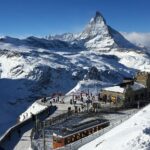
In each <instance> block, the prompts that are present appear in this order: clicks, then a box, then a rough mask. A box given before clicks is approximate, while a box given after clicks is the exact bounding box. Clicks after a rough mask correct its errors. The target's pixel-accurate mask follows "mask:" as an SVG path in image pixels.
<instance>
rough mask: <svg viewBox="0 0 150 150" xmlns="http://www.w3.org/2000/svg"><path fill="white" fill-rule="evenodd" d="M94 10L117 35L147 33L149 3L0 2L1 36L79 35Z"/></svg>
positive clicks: (87, 0)
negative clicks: (121, 33)
mask: <svg viewBox="0 0 150 150" xmlns="http://www.w3.org/2000/svg"><path fill="white" fill-rule="evenodd" d="M97 10H99V11H100V12H101V13H102V14H103V16H104V17H105V19H106V21H107V24H109V25H110V26H112V27H113V28H115V29H116V30H118V31H124V32H150V28H149V27H150V0H0V35H9V36H28V35H35V36H44V35H47V34H54V33H63V32H79V31H82V29H83V28H84V26H85V25H86V24H87V23H88V22H89V20H90V18H91V17H93V16H94V14H95V12H96V11H97Z"/></svg>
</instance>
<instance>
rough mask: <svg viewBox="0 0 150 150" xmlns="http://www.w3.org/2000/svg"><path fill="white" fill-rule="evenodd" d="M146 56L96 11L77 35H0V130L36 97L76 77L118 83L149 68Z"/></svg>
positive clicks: (68, 87) (63, 89)
mask: <svg viewBox="0 0 150 150" xmlns="http://www.w3.org/2000/svg"><path fill="white" fill-rule="evenodd" d="M149 58H150V57H149V55H148V54H146V53H144V52H143V51H142V50H141V49H138V48H137V47H136V46H134V45H133V44H131V43H130V42H128V41H127V40H125V38H124V37H123V36H121V35H120V34H119V33H118V32H117V31H115V30H114V29H112V28H111V27H109V26H107V24H106V21H105V19H104V18H103V16H102V15H101V14H100V13H98V12H97V13H96V15H95V17H94V18H92V19H91V21H90V23H89V24H88V25H87V26H86V28H85V29H84V30H83V32H81V33H79V34H64V35H59V36H57V37H56V36H55V37H51V38H49V39H45V38H38V37H28V38H26V39H17V38H12V37H3V38H1V39H0V89H1V90H0V103H1V109H0V127H1V128H0V133H2V131H4V130H6V128H7V127H8V126H10V125H12V124H14V123H15V121H16V118H17V117H18V116H19V114H20V113H22V112H24V110H25V109H26V108H27V107H28V106H29V105H31V103H33V101H35V100H36V99H37V98H39V97H42V96H49V95H51V94H52V93H56V92H63V93H67V92H68V91H70V90H71V89H72V88H74V87H75V86H76V85H77V84H78V82H79V81H81V80H87V82H88V79H89V80H99V81H102V82H103V83H109V84H110V83H118V82H120V81H121V80H122V79H123V77H130V76H133V75H134V73H135V72H136V71H137V70H145V71H150V59H149ZM90 83H91V81H90ZM99 83H101V82H99ZM82 86H83V85H82ZM88 86H90V85H88Z"/></svg>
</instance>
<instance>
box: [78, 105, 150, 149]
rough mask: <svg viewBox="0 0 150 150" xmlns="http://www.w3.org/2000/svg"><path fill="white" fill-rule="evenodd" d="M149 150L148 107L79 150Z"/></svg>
mask: <svg viewBox="0 0 150 150" xmlns="http://www.w3.org/2000/svg"><path fill="white" fill-rule="evenodd" d="M85 149H86V150H100V149H102V150H110V149H111V150H149V149H150V105H148V106H147V107H145V108H144V109H142V110H141V111H140V112H138V113H137V114H135V115H134V116H133V117H131V118H130V119H129V120H127V121H125V122H123V123H122V124H120V125H118V126H117V127H115V128H113V129H112V130H111V131H109V132H107V133H106V134H104V135H102V136H101V137H99V138H97V139H96V140H94V141H91V142H90V143H88V144H86V145H84V146H82V147H81V148H79V150H85Z"/></svg>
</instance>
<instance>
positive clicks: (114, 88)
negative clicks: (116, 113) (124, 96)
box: [103, 86, 125, 93]
mask: <svg viewBox="0 0 150 150" xmlns="http://www.w3.org/2000/svg"><path fill="white" fill-rule="evenodd" d="M103 90H105V91H111V92H119V93H123V92H124V90H125V89H124V88H122V87H120V86H111V87H106V88H103Z"/></svg>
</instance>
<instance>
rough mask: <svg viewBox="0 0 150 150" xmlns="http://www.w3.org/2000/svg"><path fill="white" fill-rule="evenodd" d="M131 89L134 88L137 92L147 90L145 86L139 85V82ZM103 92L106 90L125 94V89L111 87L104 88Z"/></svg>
mask: <svg viewBox="0 0 150 150" xmlns="http://www.w3.org/2000/svg"><path fill="white" fill-rule="evenodd" d="M130 87H131V88H132V90H133V91H137V90H139V89H142V88H145V86H144V85H143V84H141V83H138V82H134V84H133V85H131V86H130ZM103 90H105V91H111V92H119V93H123V92H124V91H125V87H120V86H111V87H106V88H103Z"/></svg>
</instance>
